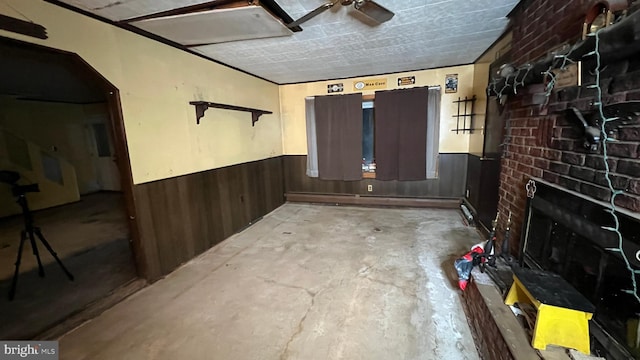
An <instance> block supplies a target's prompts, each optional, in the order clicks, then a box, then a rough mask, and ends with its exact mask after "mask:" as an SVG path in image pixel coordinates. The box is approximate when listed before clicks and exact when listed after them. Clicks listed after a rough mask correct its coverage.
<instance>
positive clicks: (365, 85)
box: [353, 78, 387, 91]
mask: <svg viewBox="0 0 640 360" xmlns="http://www.w3.org/2000/svg"><path fill="white" fill-rule="evenodd" d="M386 88H387V79H386V78H379V79H369V80H362V81H354V82H353V90H356V91H359V90H379V89H386Z"/></svg>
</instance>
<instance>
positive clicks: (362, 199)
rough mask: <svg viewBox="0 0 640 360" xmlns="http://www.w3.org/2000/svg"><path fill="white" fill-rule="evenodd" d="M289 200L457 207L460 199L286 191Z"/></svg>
mask: <svg viewBox="0 0 640 360" xmlns="http://www.w3.org/2000/svg"><path fill="white" fill-rule="evenodd" d="M285 198H286V199H287V201H292V202H309V203H324V204H345V205H367V206H401V207H419V208H439V209H457V208H459V207H460V201H461V200H460V199H426V198H425V199H420V198H399V197H379V196H361V195H340V194H309V193H286V194H285Z"/></svg>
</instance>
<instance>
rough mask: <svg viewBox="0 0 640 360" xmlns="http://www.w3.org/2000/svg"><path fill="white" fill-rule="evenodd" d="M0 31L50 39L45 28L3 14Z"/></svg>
mask: <svg viewBox="0 0 640 360" xmlns="http://www.w3.org/2000/svg"><path fill="white" fill-rule="evenodd" d="M0 29H2V30H7V31H10V32H13V33H16V34H21V35H26V36H31V37H34V38H38V39H47V38H48V36H47V29H45V27H44V26H42V25H40V24H35V23H32V22H29V21H24V20H21V19H16V18H13V17H11V16H6V15H2V14H0Z"/></svg>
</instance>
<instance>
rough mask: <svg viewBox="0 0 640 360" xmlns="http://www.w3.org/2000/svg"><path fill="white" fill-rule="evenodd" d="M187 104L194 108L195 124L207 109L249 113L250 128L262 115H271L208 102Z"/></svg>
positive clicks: (260, 111)
mask: <svg viewBox="0 0 640 360" xmlns="http://www.w3.org/2000/svg"><path fill="white" fill-rule="evenodd" d="M189 104H191V105H193V106H195V107H196V124H200V118H202V117H203V116H204V112H205V111H207V109H209V108H216V109H224V110H234V111H245V112H250V113H251V126H255V124H256V121H258V120H260V116H262V115H264V114H273V112H272V111H266V110H260V109H253V108H247V107H242V106H235V105H228V104H220V103H214V102H208V101H191V102H189Z"/></svg>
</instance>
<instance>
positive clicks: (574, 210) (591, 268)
mask: <svg viewBox="0 0 640 360" xmlns="http://www.w3.org/2000/svg"><path fill="white" fill-rule="evenodd" d="M532 180H533V181H535V185H536V192H535V195H534V197H533V198H532V199H529V200H528V202H527V213H526V214H525V227H524V231H523V232H522V239H521V242H520V244H521V249H520V250H521V251H520V254H521V258H520V261H521V264H524V265H525V266H528V267H531V268H534V269H535V268H537V269H544V270H548V271H552V272H554V273H557V274H559V275H560V276H562V277H563V278H564V279H565V280H567V281H568V282H569V283H570V284H571V285H573V286H574V287H575V288H576V289H577V290H578V291H579V292H581V293H582V294H583V295H584V296H585V297H587V299H589V300H590V301H591V302H592V303H593V304H594V305H595V306H596V312H595V316H594V321H592V322H591V336H592V344H593V345H592V347H593V351H594V353H595V354H597V355H599V356H603V357H606V358H607V359H629V358H635V359H640V303H638V301H637V300H636V298H635V297H634V296H633V295H632V294H630V293H629V292H628V291H629V290H632V289H633V284H632V278H631V276H632V273H631V271H630V270H629V269H628V268H627V266H626V264H625V262H624V260H623V258H622V256H621V254H620V253H619V252H616V251H611V250H610V249H615V248H618V236H617V235H616V234H615V233H613V232H611V231H609V230H606V229H604V227H611V226H613V225H614V220H613V217H612V215H611V214H610V213H609V212H608V211H607V209H608V204H607V203H605V202H602V201H597V200H594V199H592V198H589V197H587V196H585V195H583V194H580V193H577V192H574V191H570V190H567V189H563V188H560V187H558V186H557V185H555V184H552V183H549V182H546V181H544V180H542V179H537V178H535V179H532ZM616 214H617V216H618V218H619V221H620V230H621V231H620V232H621V233H622V238H623V246H622V248H623V251H624V253H625V254H626V257H627V258H628V259H629V261H630V263H631V267H632V269H634V270H639V269H640V216H639V214H637V213H633V212H630V211H627V210H624V209H619V210H618V211H617V212H616ZM633 276H636V280H637V281H638V283H640V276H638V275H637V274H635V275H633Z"/></svg>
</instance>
